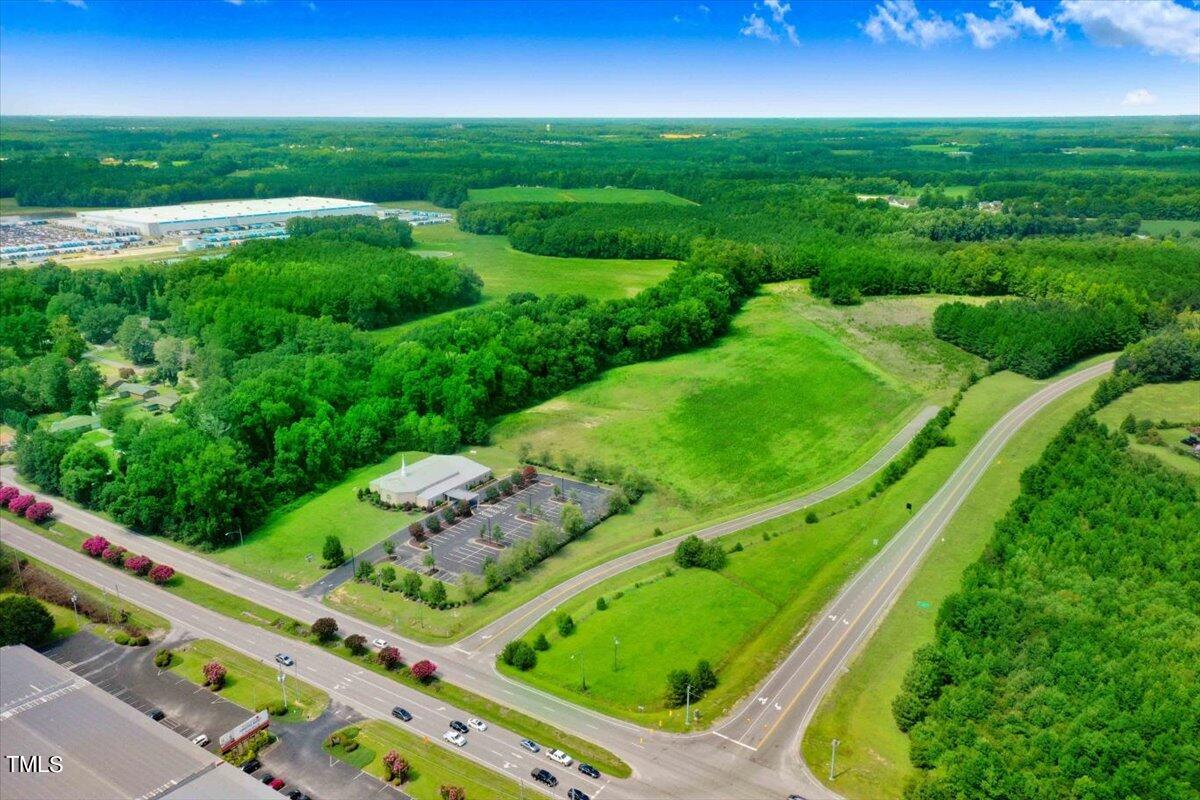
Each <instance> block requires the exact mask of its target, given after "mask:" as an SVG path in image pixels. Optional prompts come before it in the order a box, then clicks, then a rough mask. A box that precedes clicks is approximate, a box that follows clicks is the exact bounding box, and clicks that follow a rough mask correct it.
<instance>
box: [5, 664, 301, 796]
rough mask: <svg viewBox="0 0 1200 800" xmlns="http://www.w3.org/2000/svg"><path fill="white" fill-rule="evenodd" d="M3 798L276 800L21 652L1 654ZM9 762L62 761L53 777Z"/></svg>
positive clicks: (120, 705) (78, 679)
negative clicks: (19, 768) (20, 759)
mask: <svg viewBox="0 0 1200 800" xmlns="http://www.w3.org/2000/svg"><path fill="white" fill-rule="evenodd" d="M0 674H3V676H4V680H3V681H0V760H2V761H3V763H4V765H5V768H4V779H3V784H4V796H5V797H14V798H17V797H19V798H21V799H22V800H108V798H112V799H113V800H128V799H129V798H134V797H136V798H141V799H142V800H159V798H166V799H168V800H278V798H279V797H280V795H279V794H278V793H277V792H274V791H272V790H271V789H269V788H268V787H266V786H263V785H262V784H260V783H259V782H258V781H256V780H254V779H253V778H251V777H250V776H249V775H246V774H244V773H242V771H241V770H239V769H237V768H236V767H233V766H230V765H229V764H227V763H225V762H224V761H223V760H222V759H221V758H220V757H218V756H216V755H214V754H213V753H210V752H208V751H207V750H204V749H202V748H200V747H197V746H196V745H194V744H192V743H191V742H189V741H188V740H187V739H184V738H183V737H182V736H180V735H179V734H177V733H175V732H173V731H171V730H169V729H168V728H166V727H164V726H163V725H161V724H159V723H157V722H155V721H153V720H151V719H150V718H149V717H146V716H144V715H143V714H141V713H139V712H138V711H137V710H136V709H134V708H133V707H131V706H128V705H126V704H125V703H123V702H121V701H120V700H118V699H117V698H115V697H113V696H112V695H110V694H108V693H107V692H105V691H104V690H103V689H100V688H99V687H97V686H94V685H92V684H91V683H88V682H87V681H86V680H84V679H83V678H81V677H79V676H78V675H76V674H75V673H73V672H71V671H70V670H68V669H66V668H65V667H62V666H60V665H59V664H56V663H55V662H53V661H51V660H50V659H49V658H46V657H45V656H43V655H41V654H40V653H38V652H36V651H34V650H31V649H30V648H28V647H25V646H24V645H17V646H12V647H2V648H0ZM9 756H21V757H23V758H25V759H29V758H30V757H33V756H38V757H40V765H41V766H42V767H43V769H48V768H49V761H48V759H49V758H50V757H51V756H59V757H60V758H61V759H62V767H63V768H62V770H61V771H60V772H52V771H41V772H25V771H17V770H13V769H11V768H9V759H8V757H9Z"/></svg>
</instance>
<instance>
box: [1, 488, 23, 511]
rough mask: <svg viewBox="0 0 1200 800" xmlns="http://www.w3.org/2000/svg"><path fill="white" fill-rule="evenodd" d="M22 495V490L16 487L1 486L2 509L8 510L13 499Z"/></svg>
mask: <svg viewBox="0 0 1200 800" xmlns="http://www.w3.org/2000/svg"><path fill="white" fill-rule="evenodd" d="M20 494H21V490H20V489H18V488H17V487H15V486H0V508H8V504H9V503H11V502H12V500H13V498H15V497H17V496H18V495H20Z"/></svg>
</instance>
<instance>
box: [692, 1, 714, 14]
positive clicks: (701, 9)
mask: <svg viewBox="0 0 1200 800" xmlns="http://www.w3.org/2000/svg"><path fill="white" fill-rule="evenodd" d="M696 10H697V11H699V12H700V13H701V14H703V15H704V16H706V17H707V16H708V12H710V11H712V9H711V8H709V7H708V6H706V5H704V4H703V3H701V4H700V5H698V6H696Z"/></svg>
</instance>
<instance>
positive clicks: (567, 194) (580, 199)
mask: <svg viewBox="0 0 1200 800" xmlns="http://www.w3.org/2000/svg"><path fill="white" fill-rule="evenodd" d="M468 197H469V198H470V200H471V202H473V203H667V204H668V205H674V206H694V205H696V203H693V202H692V201H691V200H686V199H684V198H682V197H679V196H678V195H674V194H671V193H670V192H665V191H663V190H662V189H623V188H618V187H616V186H608V187H605V188H598V187H597V188H584V189H559V188H556V187H554V186H497V187H495V188H493V189H471V190H470V192H469V194H468Z"/></svg>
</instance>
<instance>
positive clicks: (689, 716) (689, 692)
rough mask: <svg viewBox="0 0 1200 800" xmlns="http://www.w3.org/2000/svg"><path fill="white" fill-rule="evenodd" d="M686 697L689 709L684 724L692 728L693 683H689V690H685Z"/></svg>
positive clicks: (685, 713) (684, 716) (685, 714)
mask: <svg viewBox="0 0 1200 800" xmlns="http://www.w3.org/2000/svg"><path fill="white" fill-rule="evenodd" d="M684 697H685V698H686V701H687V710H686V711H685V712H684V715H683V724H684V725H686V726H688V727H689V728H690V727H692V685H691V684H690V683H689V684H688V685H687V690H686V691H685V692H684Z"/></svg>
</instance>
